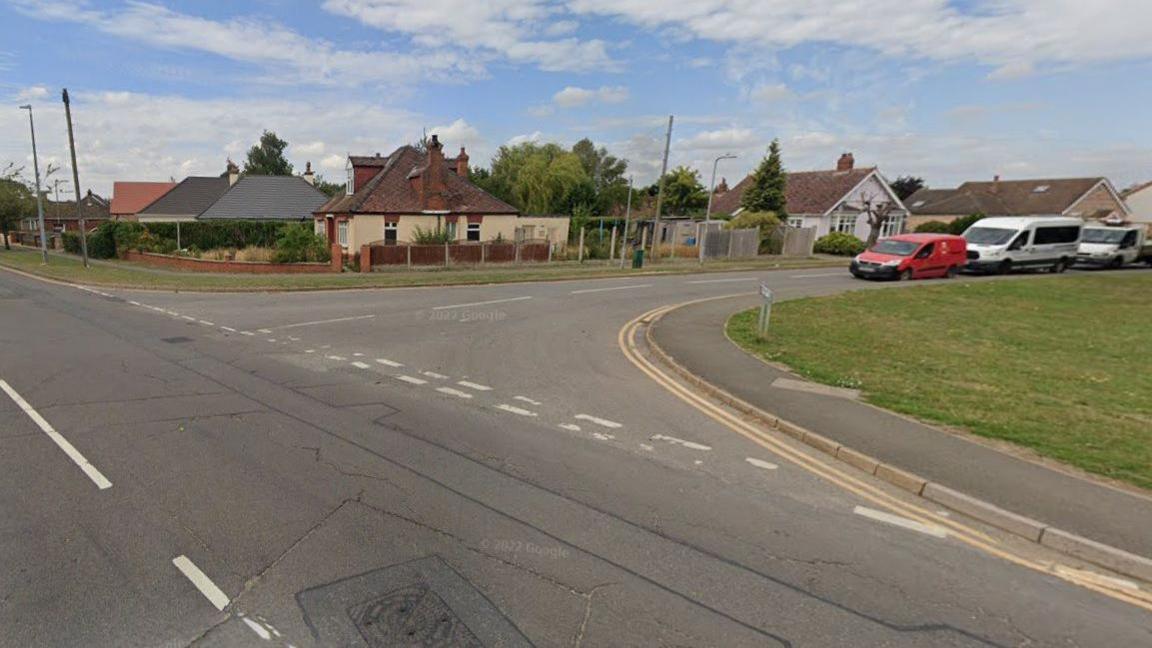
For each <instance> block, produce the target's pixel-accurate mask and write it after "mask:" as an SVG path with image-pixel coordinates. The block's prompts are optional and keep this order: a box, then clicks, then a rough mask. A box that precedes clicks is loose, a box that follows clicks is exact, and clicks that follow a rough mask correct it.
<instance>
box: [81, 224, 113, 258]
mask: <svg viewBox="0 0 1152 648" xmlns="http://www.w3.org/2000/svg"><path fill="white" fill-rule="evenodd" d="M116 225H117V223H115V222H113V221H105V222H103V223H100V226H99V227H97V228H96V230H95V231H93V232H92V233H91V234H89V235H88V256H89V257H90V258H93V259H111V258H112V257H114V256H116Z"/></svg>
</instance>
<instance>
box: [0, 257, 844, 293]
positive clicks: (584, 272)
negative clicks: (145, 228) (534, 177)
mask: <svg viewBox="0 0 1152 648" xmlns="http://www.w3.org/2000/svg"><path fill="white" fill-rule="evenodd" d="M844 265H845V261H843V260H836V259H783V258H762V259H755V260H741V261H714V262H709V263H708V264H707V265H705V266H703V267H701V266H700V265H698V264H697V263H696V262H695V261H694V260H691V259H678V260H676V261H660V262H658V263H654V264H651V265H645V267H644V269H643V270H642V271H636V270H632V269H631V268H628V269H625V270H621V269H620V268H619V266H618V265H615V264H613V265H612V266H608V265H606V264H605V262H603V261H594V262H593V261H590V262H588V263H586V264H583V265H581V264H578V263H575V262H563V263H553V264H525V265H521V266H490V267H485V268H478V267H471V268H463V269H443V268H441V269H435V268H432V269H416V270H408V269H397V270H393V271H389V272H371V273H364V274H361V273H358V272H345V273H341V274H336V273H331V274H327V273H316V274H302V275H242V274H210V273H198V272H172V271H167V270H159V269H156V268H151V267H148V266H144V265H140V264H136V263H130V262H127V261H94V262H93V263H92V267H90V268H88V269H87V270H85V269H84V267H83V264H81V262H80V259H79V258H77V257H75V256H72V255H66V254H52V256H51V259H50V262H49V264H48V265H42V264H41V263H40V253H39V252H38V251H35V250H32V249H28V248H15V247H14V248H13V249H12V250H11V251H4V250H2V249H0V266H8V267H11V268H15V269H17V270H22V271H24V272H29V273H33V274H36V275H39V276H42V277H47V278H50V279H58V280H60V281H68V282H73V283H83V284H87V285H100V286H114V287H122V288H149V289H161V290H163V289H169V290H211V291H228V290H329V289H339V288H390V287H404V286H443V285H460V284H487V283H507V282H514V281H549V280H559V279H584V278H598V277H618V276H629V275H636V274H638V273H645V274H652V273H673V274H675V273H689V272H722V271H734V270H756V269H760V270H764V269H771V268H775V267H782V268H807V267H825V266H844Z"/></svg>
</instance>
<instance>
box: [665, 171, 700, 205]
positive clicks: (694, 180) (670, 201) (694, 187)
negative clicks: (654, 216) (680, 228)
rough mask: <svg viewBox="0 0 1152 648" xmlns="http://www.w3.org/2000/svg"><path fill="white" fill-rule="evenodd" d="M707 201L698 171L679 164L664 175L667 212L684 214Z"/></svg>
mask: <svg viewBox="0 0 1152 648" xmlns="http://www.w3.org/2000/svg"><path fill="white" fill-rule="evenodd" d="M707 202H708V192H707V191H705V189H704V185H703V184H701V183H700V172H699V171H697V170H695V169H691V168H689V167H686V166H679V167H676V168H675V169H672V170H671V171H669V172H668V175H666V176H664V206H665V207H667V208H668V213H669V214H676V215H681V216H682V215H685V214H687V213H688V211H689V210H692V209H698V208H700V207H703V206H704V205H705V204H707Z"/></svg>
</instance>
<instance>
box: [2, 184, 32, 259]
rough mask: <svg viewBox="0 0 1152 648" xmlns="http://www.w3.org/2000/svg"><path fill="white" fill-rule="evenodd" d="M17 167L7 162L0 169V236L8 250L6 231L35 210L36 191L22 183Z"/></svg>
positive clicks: (13, 227) (9, 246) (9, 245)
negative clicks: (2, 168)
mask: <svg viewBox="0 0 1152 648" xmlns="http://www.w3.org/2000/svg"><path fill="white" fill-rule="evenodd" d="M21 171H22V169H20V168H19V167H16V166H15V165H13V164H9V165H8V166H6V167H5V168H4V170H3V171H0V236H3V238H4V249H5V250H10V249H12V248H11V244H10V243H9V241H8V233H9V232H11V231H12V230H14V229H16V228H18V227H19V225H20V220H21V219H23V218H28V217H29V216H31V215H32V214H34V213H35V212H36V193H35V192H34V191H33V190H31V189H29V188H28V185H26V184H24V181H23V179H22V177H21V175H20V174H21Z"/></svg>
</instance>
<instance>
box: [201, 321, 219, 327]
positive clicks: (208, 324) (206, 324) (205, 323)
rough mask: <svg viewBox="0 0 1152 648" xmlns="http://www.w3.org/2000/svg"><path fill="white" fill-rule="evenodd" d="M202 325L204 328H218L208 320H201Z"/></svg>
mask: <svg viewBox="0 0 1152 648" xmlns="http://www.w3.org/2000/svg"><path fill="white" fill-rule="evenodd" d="M200 323H201V324H203V325H204V326H216V324H214V323H213V322H209V321H208V320H200Z"/></svg>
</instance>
